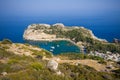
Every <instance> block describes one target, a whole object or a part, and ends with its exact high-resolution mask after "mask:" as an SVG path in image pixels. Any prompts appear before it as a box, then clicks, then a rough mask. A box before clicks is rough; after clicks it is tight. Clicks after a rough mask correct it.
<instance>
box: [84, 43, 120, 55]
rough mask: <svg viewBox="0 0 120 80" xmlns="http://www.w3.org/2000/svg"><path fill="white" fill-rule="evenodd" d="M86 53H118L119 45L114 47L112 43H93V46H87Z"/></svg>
mask: <svg viewBox="0 0 120 80" xmlns="http://www.w3.org/2000/svg"><path fill="white" fill-rule="evenodd" d="M86 50H87V52H90V51H99V52H103V53H106V51H111V52H113V53H117V52H118V53H120V45H116V44H114V43H101V42H95V43H94V44H93V45H89V46H87V47H86Z"/></svg>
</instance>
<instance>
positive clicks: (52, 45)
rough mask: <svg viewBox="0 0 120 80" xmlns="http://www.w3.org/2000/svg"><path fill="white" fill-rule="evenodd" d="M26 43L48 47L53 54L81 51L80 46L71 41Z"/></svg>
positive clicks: (28, 41)
mask: <svg viewBox="0 0 120 80" xmlns="http://www.w3.org/2000/svg"><path fill="white" fill-rule="evenodd" d="M25 42H26V43H29V44H31V45H35V46H38V47H40V48H43V49H46V50H48V51H50V52H52V53H53V54H55V55H56V54H60V53H68V52H72V53H80V48H79V47H78V46H76V45H75V44H73V43H71V42H69V41H65V40H62V41H30V40H27V41H25Z"/></svg>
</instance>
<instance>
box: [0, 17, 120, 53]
mask: <svg viewBox="0 0 120 80" xmlns="http://www.w3.org/2000/svg"><path fill="white" fill-rule="evenodd" d="M33 23H36V24H39V23H46V24H55V23H63V24H64V25H65V26H83V27H85V28H88V29H90V30H92V31H93V33H94V34H95V36H97V37H98V38H102V39H106V40H107V41H109V42H112V41H113V39H114V38H117V39H120V23H119V22H116V23H115V22H112V21H109V20H108V21H107V20H104V19H103V20H101V19H97V18H96V19H91V18H82V19H81V18H77V19H76V18H65V19H63V18H58V19H57V18H55V19H54V18H40V17H36V18H29V17H28V18H11V19H10V18H9V19H0V40H3V39H6V38H7V39H10V40H12V42H14V43H28V42H26V41H25V40H24V39H23V33H24V30H25V29H27V27H28V25H30V24H33ZM29 43H31V44H32V45H38V46H40V47H41V48H44V49H47V50H48V51H51V52H53V53H54V54H59V53H65V52H78V53H79V52H80V50H79V49H78V47H76V46H75V45H74V44H72V45H71V44H70V43H69V42H65V41H60V42H47V43H46V42H29ZM58 46H59V47H58ZM61 46H62V47H61ZM51 48H52V49H51ZM53 48H54V49H53Z"/></svg>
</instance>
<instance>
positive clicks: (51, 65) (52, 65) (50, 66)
mask: <svg viewBox="0 0 120 80" xmlns="http://www.w3.org/2000/svg"><path fill="white" fill-rule="evenodd" d="M47 68H48V69H50V70H51V71H56V70H57V68H58V63H57V62H56V61H55V60H50V61H49V62H48V64H47Z"/></svg>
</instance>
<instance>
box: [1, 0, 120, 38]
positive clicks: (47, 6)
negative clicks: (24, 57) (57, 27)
mask: <svg viewBox="0 0 120 80" xmlns="http://www.w3.org/2000/svg"><path fill="white" fill-rule="evenodd" d="M32 23H48V24H54V23H63V24H65V25H68V26H84V27H86V28H88V29H91V30H93V31H94V32H95V35H97V36H98V37H102V38H106V37H107V36H108V37H110V38H111V40H112V39H113V38H114V37H117V38H119V39H120V35H119V34H120V0H0V33H1V34H0V37H1V36H3V37H2V38H4V36H5V35H6V37H7V36H13V37H16V35H18V34H19V33H21V34H20V36H21V38H22V33H23V31H24V29H25V27H27V26H28V25H29V24H32ZM17 29H18V30H17ZM8 31H10V32H9V33H8ZM11 31H12V33H11ZM103 32H104V33H103ZM111 35H112V36H111ZM103 36H106V37H103ZM2 38H0V39H2Z"/></svg>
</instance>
